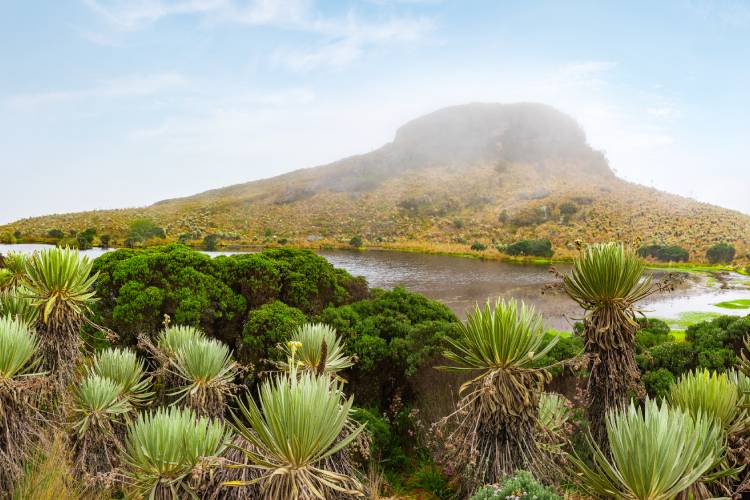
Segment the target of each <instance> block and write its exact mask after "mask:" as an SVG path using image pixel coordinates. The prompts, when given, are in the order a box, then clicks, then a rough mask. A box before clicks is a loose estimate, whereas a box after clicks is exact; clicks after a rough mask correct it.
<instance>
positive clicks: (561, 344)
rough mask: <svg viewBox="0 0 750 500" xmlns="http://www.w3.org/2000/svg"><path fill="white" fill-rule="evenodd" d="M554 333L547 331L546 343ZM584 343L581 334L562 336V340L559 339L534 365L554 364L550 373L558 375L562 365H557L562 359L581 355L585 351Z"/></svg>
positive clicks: (539, 366) (541, 366)
mask: <svg viewBox="0 0 750 500" xmlns="http://www.w3.org/2000/svg"><path fill="white" fill-rule="evenodd" d="M554 335H555V332H545V334H544V342H545V344H547V343H549V342H550V341H551V340H552V337H553V336H554ZM583 344H584V340H583V337H582V336H580V335H568V336H560V340H558V341H557V344H555V346H554V347H553V348H552V349H550V350H549V352H548V353H547V354H545V355H544V356H541V357H539V358H537V360H536V361H535V362H534V365H533V366H535V367H538V368H543V367H547V366H552V368H550V369H549V371H550V373H552V374H554V375H557V374H559V373H561V372H562V367H561V366H560V365H557V366H555V365H556V364H557V363H559V362H560V361H565V360H567V359H571V358H574V357H576V356H579V355H581V354H582V353H583Z"/></svg>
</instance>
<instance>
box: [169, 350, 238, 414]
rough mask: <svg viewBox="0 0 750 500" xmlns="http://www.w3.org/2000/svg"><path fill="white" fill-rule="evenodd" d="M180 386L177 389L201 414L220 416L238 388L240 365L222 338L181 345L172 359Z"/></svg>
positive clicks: (176, 393) (176, 392)
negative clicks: (237, 379) (236, 383)
mask: <svg viewBox="0 0 750 500" xmlns="http://www.w3.org/2000/svg"><path fill="white" fill-rule="evenodd" d="M172 365H173V370H174V373H175V374H176V375H177V376H178V378H179V380H180V382H179V385H180V387H179V388H178V389H177V390H176V391H175V392H174V393H173V395H174V396H177V397H178V399H177V401H184V403H185V406H187V407H189V408H192V409H193V410H195V411H196V413H198V414H199V415H205V416H211V417H220V416H223V414H224V410H225V409H226V403H227V398H228V397H229V396H230V395H231V393H232V391H233V390H234V389H235V387H236V386H235V384H234V379H235V377H236V376H237V373H238V365H237V363H235V362H234V360H233V359H232V355H231V353H230V352H229V348H228V347H227V346H226V345H224V344H223V343H221V342H219V341H218V340H213V339H199V340H195V341H191V342H187V343H186V344H183V345H181V346H179V347H178V348H177V350H176V352H175V356H174V359H173V360H172Z"/></svg>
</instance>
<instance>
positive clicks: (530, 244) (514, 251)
mask: <svg viewBox="0 0 750 500" xmlns="http://www.w3.org/2000/svg"><path fill="white" fill-rule="evenodd" d="M505 253H507V254H508V255H533V256H535V257H552V254H553V253H554V251H553V250H552V242H551V241H550V240H521V241H517V242H515V243H512V244H510V245H508V246H507V247H505Z"/></svg>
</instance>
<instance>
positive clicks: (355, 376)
mask: <svg viewBox="0 0 750 500" xmlns="http://www.w3.org/2000/svg"><path fill="white" fill-rule="evenodd" d="M319 318H320V320H321V321H322V322H324V323H326V324H328V325H331V326H332V327H334V328H335V329H336V331H337V332H338V334H339V335H341V337H342V339H343V340H344V342H345V345H346V346H347V348H346V351H345V352H346V354H348V355H350V356H356V358H357V364H356V365H355V366H354V367H352V369H351V371H350V373H349V376H348V379H349V383H350V384H351V386H352V387H353V390H354V391H355V393H356V394H357V398H358V403H359V404H366V405H374V406H376V407H380V405H381V404H382V402H384V401H389V400H390V398H391V396H393V395H395V394H400V395H401V396H402V397H405V398H407V399H408V398H409V397H410V394H411V389H410V388H411V384H410V382H409V378H410V377H411V376H413V375H415V374H416V373H417V371H418V370H419V369H420V368H423V367H424V366H425V364H426V363H428V362H430V361H432V360H433V359H435V358H436V357H437V356H438V355H439V354H440V352H441V351H442V349H443V345H444V342H445V339H447V338H453V337H455V336H456V335H457V332H458V323H457V319H456V317H455V315H454V314H453V313H452V312H451V311H450V309H448V308H447V307H446V306H444V305H442V304H440V303H438V302H435V301H433V300H429V299H427V298H425V297H424V296H422V295H418V294H414V293H410V292H407V291H406V290H405V289H403V288H396V289H395V290H391V291H386V290H373V291H372V297H371V298H369V299H365V300H361V301H358V302H354V303H352V304H349V305H346V306H341V307H328V308H326V309H325V310H323V311H322V313H321V314H320V316H319Z"/></svg>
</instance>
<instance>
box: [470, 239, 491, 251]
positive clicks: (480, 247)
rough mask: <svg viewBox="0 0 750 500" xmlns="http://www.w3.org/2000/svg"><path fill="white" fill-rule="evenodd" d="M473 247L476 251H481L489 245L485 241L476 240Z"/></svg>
mask: <svg viewBox="0 0 750 500" xmlns="http://www.w3.org/2000/svg"><path fill="white" fill-rule="evenodd" d="M471 249H472V250H473V251H475V252H481V251H483V250H487V245H485V244H484V243H480V242H478V241H475V242H474V243H472V244H471Z"/></svg>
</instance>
